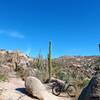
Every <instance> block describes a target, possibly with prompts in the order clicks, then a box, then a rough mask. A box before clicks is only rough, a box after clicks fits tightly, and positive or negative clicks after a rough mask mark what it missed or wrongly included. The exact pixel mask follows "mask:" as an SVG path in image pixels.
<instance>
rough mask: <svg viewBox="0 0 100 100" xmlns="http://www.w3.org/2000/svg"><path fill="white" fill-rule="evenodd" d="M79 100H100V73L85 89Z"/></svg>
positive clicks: (97, 73)
mask: <svg viewBox="0 0 100 100" xmlns="http://www.w3.org/2000/svg"><path fill="white" fill-rule="evenodd" d="M78 100H100V71H98V72H96V74H95V75H94V77H93V78H92V79H91V80H90V82H89V84H88V85H87V86H86V87H85V88H84V89H83V91H82V92H81V95H80V96H79V98H78Z"/></svg>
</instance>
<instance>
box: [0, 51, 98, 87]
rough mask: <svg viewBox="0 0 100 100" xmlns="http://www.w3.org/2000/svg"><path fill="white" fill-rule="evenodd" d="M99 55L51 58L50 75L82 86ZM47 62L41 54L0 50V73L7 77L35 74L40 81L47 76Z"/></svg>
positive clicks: (88, 77) (90, 75)
mask: <svg viewBox="0 0 100 100" xmlns="http://www.w3.org/2000/svg"><path fill="white" fill-rule="evenodd" d="M99 59H100V57H99V56H63V57H59V58H56V59H53V67H52V76H53V77H55V78H59V79H61V80H64V81H66V80H67V81H68V82H72V83H74V84H76V85H77V86H78V87H80V88H83V87H84V86H85V85H86V84H87V83H88V80H89V79H90V78H91V77H92V75H93V73H94V72H95V67H96V66H98V62H99ZM47 66H48V63H47V60H46V59H43V57H42V56H39V57H37V58H31V57H29V56H27V55H26V54H24V53H22V52H20V51H6V50H2V49H1V50H0V74H1V77H2V76H3V75H4V78H1V79H2V80H4V79H6V78H8V77H21V78H22V79H25V78H26V77H27V76H36V77H38V78H39V79H40V80H41V81H42V82H44V81H45V80H46V79H47V78H48V67H47Z"/></svg>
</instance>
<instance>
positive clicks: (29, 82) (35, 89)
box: [25, 76, 49, 100]
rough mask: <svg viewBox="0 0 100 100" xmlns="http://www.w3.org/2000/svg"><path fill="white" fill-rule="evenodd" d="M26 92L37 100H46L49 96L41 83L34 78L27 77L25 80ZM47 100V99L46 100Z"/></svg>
mask: <svg viewBox="0 0 100 100" xmlns="http://www.w3.org/2000/svg"><path fill="white" fill-rule="evenodd" d="M25 87H26V91H27V92H28V93H30V94H31V95H32V96H33V97H36V98H38V99H39V100H48V99H49V95H48V92H47V91H46V89H45V87H44V85H43V84H42V83H41V81H40V80H39V79H37V78H35V77H31V76H30V77H28V78H27V79H26V80H25ZM47 98H48V99H47Z"/></svg>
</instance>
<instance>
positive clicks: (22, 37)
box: [0, 30, 25, 39]
mask: <svg viewBox="0 0 100 100" xmlns="http://www.w3.org/2000/svg"><path fill="white" fill-rule="evenodd" d="M0 34H2V35H6V36H10V37H13V38H19V39H24V38H25V36H24V35H23V34H21V33H19V32H15V31H14V32H11V31H5V30H0Z"/></svg>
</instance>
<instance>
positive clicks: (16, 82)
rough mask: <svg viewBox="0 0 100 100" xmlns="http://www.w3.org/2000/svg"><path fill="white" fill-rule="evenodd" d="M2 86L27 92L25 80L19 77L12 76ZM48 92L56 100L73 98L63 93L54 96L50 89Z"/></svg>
mask: <svg viewBox="0 0 100 100" xmlns="http://www.w3.org/2000/svg"><path fill="white" fill-rule="evenodd" d="M1 88H4V89H8V90H15V91H17V92H18V91H19V92H21V93H22V94H25V86H24V81H22V80H21V79H18V78H11V79H10V80H9V81H8V82H0V89H1ZM48 92H49V96H50V98H53V99H54V100H73V99H71V98H69V97H67V96H65V95H61V96H59V97H57V96H54V95H53V94H52V93H51V92H50V91H48Z"/></svg>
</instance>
